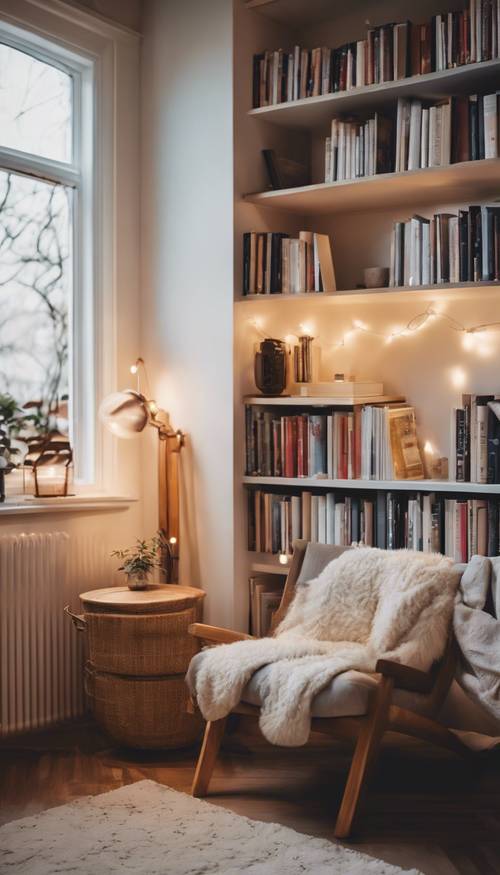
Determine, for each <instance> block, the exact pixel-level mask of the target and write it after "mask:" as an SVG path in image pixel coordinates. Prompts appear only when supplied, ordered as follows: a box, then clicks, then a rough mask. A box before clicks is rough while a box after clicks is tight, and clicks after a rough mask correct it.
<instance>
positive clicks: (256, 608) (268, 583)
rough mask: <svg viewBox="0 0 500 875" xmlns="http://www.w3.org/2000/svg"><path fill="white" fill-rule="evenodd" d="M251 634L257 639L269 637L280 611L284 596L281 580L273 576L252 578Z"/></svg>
mask: <svg viewBox="0 0 500 875" xmlns="http://www.w3.org/2000/svg"><path fill="white" fill-rule="evenodd" d="M248 582H249V588H250V593H249V597H250V634H251V635H255V637H256V638H264V637H265V636H266V635H269V632H270V628H271V623H272V621H273V616H274V614H275V613H276V611H277V610H278V608H279V606H280V602H281V596H282V594H283V582H282V580H281V578H279V579H278V580H276V577H275V576H274V575H271V574H261V575H258V576H256V577H250V579H249V581H248Z"/></svg>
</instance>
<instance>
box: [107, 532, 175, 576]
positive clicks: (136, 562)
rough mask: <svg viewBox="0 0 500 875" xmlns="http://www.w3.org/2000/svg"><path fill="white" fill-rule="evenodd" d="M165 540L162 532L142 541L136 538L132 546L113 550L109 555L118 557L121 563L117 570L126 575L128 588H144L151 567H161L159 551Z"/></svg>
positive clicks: (164, 545) (164, 544)
mask: <svg viewBox="0 0 500 875" xmlns="http://www.w3.org/2000/svg"><path fill="white" fill-rule="evenodd" d="M165 547H166V542H165V538H164V536H163V533H162V532H157V534H156V535H155V536H154V537H153V538H150V540H149V541H142V540H141V539H140V538H138V539H137V540H136V542H135V546H134V547H130V548H127V549H126V550H113V552H112V553H111V556H113V557H116V558H117V559H120V560H121V562H122V564H121V565H120V566H119V568H118V571H123V572H124V573H125V574H126V575H127V584H128V588H129V589H146V588H147V586H148V583H149V575H150V574H151V572H152V570H153V568H155V567H157V568H161V567H162V560H161V551H162V550H163V549H165Z"/></svg>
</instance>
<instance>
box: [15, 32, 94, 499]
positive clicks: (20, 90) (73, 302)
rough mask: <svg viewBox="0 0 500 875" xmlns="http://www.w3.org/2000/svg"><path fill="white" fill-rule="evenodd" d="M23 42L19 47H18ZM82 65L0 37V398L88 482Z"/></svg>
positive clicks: (90, 430)
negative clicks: (59, 445) (48, 435)
mask: <svg viewBox="0 0 500 875" xmlns="http://www.w3.org/2000/svg"><path fill="white" fill-rule="evenodd" d="M24 37H25V38H24ZM92 110H93V85H92V65H91V63H90V62H88V61H85V60H84V59H83V58H79V57H73V56H70V55H69V53H68V52H63V51H62V50H60V49H59V48H58V47H57V46H56V45H54V46H50V45H48V44H47V43H46V42H45V41H43V43H42V41H41V40H36V41H35V40H34V39H32V38H30V35H28V34H26V35H21V36H19V34H16V36H15V37H13V36H12V34H11V33H9V31H8V30H7V29H6V30H5V31H4V30H3V29H2V26H1V25H0V394H2V395H5V394H9V395H11V396H12V397H13V398H14V400H15V401H16V403H17V405H18V406H19V407H20V408H24V409H25V411H26V412H28V413H30V414H31V415H32V416H31V420H30V423H29V426H26V428H29V430H30V431H31V433H33V431H35V433H44V432H48V431H52V430H55V431H59V432H62V433H64V434H67V435H68V436H69V439H70V441H71V443H72V445H73V448H74V453H75V468H76V470H75V474H76V480H77V482H78V481H80V482H82V483H85V482H87V483H91V482H93V480H94V417H93V412H94V406H95V404H94V401H95V399H94V397H93V395H94V392H93V361H94V354H93V353H94V338H93V328H92V324H93V323H92V307H93V259H92V247H93V240H92V227H93V216H92V200H93V199H92V153H93V143H92V119H93V111H92Z"/></svg>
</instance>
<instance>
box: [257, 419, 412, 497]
mask: <svg viewBox="0 0 500 875" xmlns="http://www.w3.org/2000/svg"><path fill="white" fill-rule="evenodd" d="M245 427H246V473H247V475H249V476H264V477H323V478H329V479H331V480H337V479H338V480H352V479H362V480H374V479H376V480H416V479H423V477H424V476H425V474H424V467H423V463H422V458H421V455H420V450H419V446H418V440H417V428H416V421H415V411H414V409H413V407H409V406H408V405H406V404H396V403H395V404H385V405H381V406H376V405H374V404H367V405H364V406H356V407H355V409H354V410H353V411H352V412H348V413H346V412H331V413H301V414H299V415H296V414H293V415H280V414H277V413H276V412H273V411H270V410H264V409H263V408H262V407H258V406H253V405H247V406H246V408H245Z"/></svg>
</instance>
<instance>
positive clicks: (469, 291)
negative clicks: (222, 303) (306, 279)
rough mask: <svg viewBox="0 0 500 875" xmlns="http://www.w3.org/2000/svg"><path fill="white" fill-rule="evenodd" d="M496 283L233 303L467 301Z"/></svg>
mask: <svg viewBox="0 0 500 875" xmlns="http://www.w3.org/2000/svg"><path fill="white" fill-rule="evenodd" d="M499 290H500V282H489V281H488V282H475V283H434V284H433V285H428V286H394V287H386V288H383V289H341V290H339V291H338V292H300V293H297V294H293V295H292V294H285V295H282V294H276V295H239V296H237V297H236V298H235V304H242V303H249V302H253V303H255V302H258V303H262V302H263V301H265V302H266V303H267V302H269V301H286V302H287V303H289V302H290V301H300V302H301V303H303V302H304V301H305V300H307V301H328V302H331V301H332V300H337V301H338V300H344V301H346V300H347V301H350V300H352V299H353V298H354V299H355V300H356V301H359V300H363V299H364V300H370V299H371V300H377V301H391V300H394V298H395V297H397V298H398V300H403V301H412V300H414V299H423V298H425V299H430V300H432V299H436V298H445V297H452V298H454V299H455V300H468V299H469V298H473V297H474V296H475V295H476V294H479V293H480V294H481V296H482V297H484V296H485V293H486V294H487V295H488V296H491V297H494V296H496V295H498V293H499Z"/></svg>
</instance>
